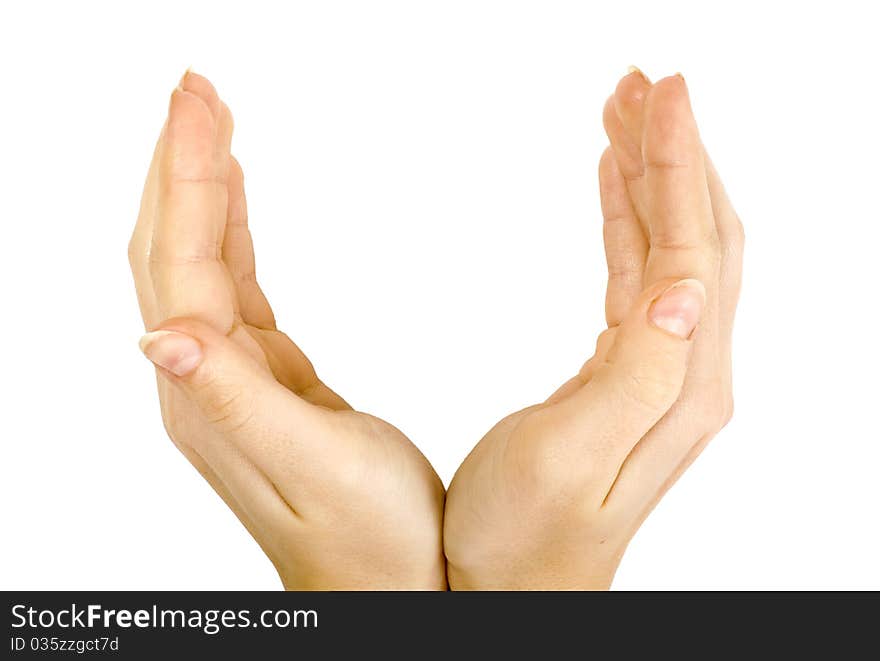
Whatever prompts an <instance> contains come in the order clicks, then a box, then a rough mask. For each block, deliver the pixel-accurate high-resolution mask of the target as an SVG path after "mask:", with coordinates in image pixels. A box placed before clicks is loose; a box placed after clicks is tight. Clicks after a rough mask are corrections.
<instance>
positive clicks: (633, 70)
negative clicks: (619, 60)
mask: <svg viewBox="0 0 880 661" xmlns="http://www.w3.org/2000/svg"><path fill="white" fill-rule="evenodd" d="M631 73H637V74H639V76H641V77H642V80H644V81H645V82H646V83H648V84H649V85H650V84H651V79H650V78H648V77H647V76H646V75H645V72H644V71H642V70H641V69H639V68H638V67H637V66H636V65H634V64H630V65H629V66H628V67H627V68H626V74H627V75H629V74H631Z"/></svg>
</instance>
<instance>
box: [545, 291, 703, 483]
mask: <svg viewBox="0 0 880 661" xmlns="http://www.w3.org/2000/svg"><path fill="white" fill-rule="evenodd" d="M704 305H705V289H704V288H703V286H702V284H701V283H699V282H698V281H696V280H682V281H678V282H674V281H664V282H661V283H657V284H656V285H654V286H652V287H650V288H649V289H648V290H646V291H645V292H644V293H643V294H642V296H641V297H640V298H639V300H638V301H637V303H636V304H635V305H634V306H633V308H632V310H631V311H630V314H629V315H627V317H626V319H625V320H624V321H623V323H622V324H621V325H620V327H619V328H618V330H617V333H616V337H615V341H614V345H613V346H612V347H611V348H610V350H609V352H608V356H607V358H606V360H605V363H604V364H602V365H601V366H599V367H598V368H597V369H596V370H595V372H594V374H593V376H592V378H591V379H590V380H589V382H588V383H586V385H584V386H583V387H582V388H580V389H578V390H577V391H576V392H574V393H573V394H571V395H570V396H569V397H567V398H566V399H563V400H562V401H560V402H558V403H557V404H555V405H553V406H552V407H549V408H548V409H546V411H545V412H544V416H543V417H545V418H547V419H545V420H544V421H543V423H544V424H545V425H548V426H549V427H550V428H552V429H554V433H553V437H554V439H557V441H555V442H558V439H564V442H565V443H566V444H567V445H566V448H565V453H564V454H565V456H566V457H569V458H570V457H579V458H580V459H579V460H580V461H582V462H583V463H586V464H589V465H591V466H596V465H598V466H601V471H602V475H603V476H604V477H606V478H607V479H606V480H596V482H597V483H601V487H602V488H603V489H604V490H603V496H604V494H605V493H607V489H608V488H610V487H611V484H612V483H613V479H614V478H615V477H616V474H617V470H618V469H619V467H620V466H621V465H622V464H623V462H624V460H625V459H626V457H627V455H628V454H629V452H630V451H631V450H632V448H633V447H634V446H635V445H636V444H637V443H638V442H639V440H640V439H641V438H642V437H643V436H644V435H645V434H646V433H647V432H648V430H650V429H651V428H652V427H653V426H654V425H655V424H656V423H657V421H658V420H660V418H662V417H663V416H664V415H665V414H666V412H667V411H668V410H669V409H670V408H671V407H672V405H673V404H674V403H675V401H676V400H677V399H678V397H679V394H680V392H681V388H682V384H683V382H684V378H685V374H686V372H687V368H688V363H689V359H690V355H691V337H692V335H693V333H694V330H695V329H696V327H697V324H698V323H699V321H700V317H701V314H702V310H703V307H704Z"/></svg>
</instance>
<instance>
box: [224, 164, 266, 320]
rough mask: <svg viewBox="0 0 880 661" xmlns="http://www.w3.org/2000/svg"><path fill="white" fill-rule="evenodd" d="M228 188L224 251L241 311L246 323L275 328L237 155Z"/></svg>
mask: <svg viewBox="0 0 880 661" xmlns="http://www.w3.org/2000/svg"><path fill="white" fill-rule="evenodd" d="M227 189H228V194H229V200H228V205H227V213H226V231H225V233H224V236H223V250H222V254H223V262H224V263H225V264H226V268H227V269H229V274H230V276H231V278H232V282H233V284H234V287H235V291H236V294H237V298H238V307H239V313H240V314H241V318H242V319H243V320H244V322H245V323H246V324H250V325H251V326H255V327H257V328H264V329H274V328H275V315H274V314H273V313H272V308H271V306H270V305H269V301H268V300H266V296H265V295H264V294H263V290H262V289H260V285H259V284H258V283H257V275H256V264H255V260H254V244H253V241H252V239H251V233H250V229H249V228H248V216H247V201H246V199H245V194H244V174H243V173H242V170H241V166H240V165H239V163H238V161H237V160H236V159H235V157H231V160H230V167H229V181H228V186H227Z"/></svg>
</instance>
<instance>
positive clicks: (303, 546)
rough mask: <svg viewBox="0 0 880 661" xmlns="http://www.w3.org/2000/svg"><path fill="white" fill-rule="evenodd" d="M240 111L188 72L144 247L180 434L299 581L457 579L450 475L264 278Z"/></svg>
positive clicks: (164, 373)
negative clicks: (314, 349)
mask: <svg viewBox="0 0 880 661" xmlns="http://www.w3.org/2000/svg"><path fill="white" fill-rule="evenodd" d="M231 138H232V117H231V115H230V113H229V109H228V108H227V107H226V105H225V104H224V103H223V102H222V101H221V100H220V99H219V97H218V96H217V93H216V91H215V90H214V87H213V86H212V85H211V83H210V82H208V80H206V79H205V78H203V77H201V76H199V75H197V74H193V73H187V74H185V75H184V77H183V79H182V80H181V82H180V85H179V87H178V88H177V89H175V90H174V92H173V93H172V95H171V102H170V107H169V112H168V118H167V121H166V123H165V126H164V127H163V129H162V133H161V135H160V137H159V141H158V144H157V146H156V151H155V154H154V157H153V162H152V165H151V166H150V170H149V174H148V176H147V181H146V186H145V189H144V194H143V199H142V201H141V208H140V214H139V216H138V221H137V226H136V228H135V230H134V235H133V236H132V240H131V244H130V247H129V257H130V261H131V267H132V271H133V273H134V279H135V286H136V288H137V293H138V299H139V302H140V307H141V312H142V315H143V318H144V323H145V325H146V328H147V330H148V331H150V332H149V333H147V335H146V336H144V338H143V339H142V341H141V347H142V349H143V351H144V353H145V354H146V356H147V357H148V358H149V359H150V360H151V361H153V362H154V363H155V364H156V366H157V368H158V369H157V376H158V386H159V399H160V402H161V407H162V418H163V420H164V422H165V427H166V429H167V430H168V434H169V435H170V436H171V439H172V440H173V441H174V443H175V444H176V445H177V447H178V448H180V450H181V452H183V454H184V455H185V456H186V457H187V459H189V460H190V462H191V463H192V464H193V465H194V466H195V467H196V469H197V470H198V471H199V472H200V473H201V474H202V475H203V476H204V477H205V479H206V480H208V482H210V484H211V486H213V487H214V489H215V490H216V491H217V493H218V494H220V496H221V497H222V498H223V499H224V500H225V501H226V503H227V504H228V505H229V507H230V508H231V509H232V510H233V511H234V512H235V513H236V515H237V516H238V518H239V519H240V520H241V522H242V523H243V524H244V525H245V526H246V527H247V529H248V530H249V531H250V533H251V534H252V535H253V536H254V538H255V539H256V540H257V542H258V543H259V544H260V546H261V547H262V548H263V550H264V551H265V553H266V555H268V556H269V558H271V560H272V562H273V563H274V565H275V567H276V568H277V570H278V573H279V575H280V577H281V580H282V582H283V583H284V586H285V587H287V588H289V589H308V588H313V589H383V588H402V589H410V588H416V589H445V587H446V573H445V564H444V558H443V552H442V542H441V532H442V511H443V497H444V491H443V486H442V484H441V482H440V480H439V478H438V477H437V475H436V473H435V472H434V470H433V469H432V468H431V466H430V464H429V463H428V461H427V460H426V459H425V458H424V457H423V456H422V454H421V453H420V452H419V451H418V450H417V449H416V447H415V446H414V445H413V444H412V443H411V442H410V441H409V440H408V439H407V438H406V437H405V436H404V435H403V434H402V433H401V432H400V431H398V430H397V429H395V428H394V427H392V426H391V425H389V424H388V423H386V422H383V421H382V420H379V419H377V418H374V417H372V416H370V415H367V414H364V413H359V412H356V411H353V410H352V409H351V407H350V406H349V405H348V404H346V402H345V401H344V400H343V399H342V398H341V397H339V395H337V394H336V393H334V392H333V391H332V390H330V389H329V388H328V387H327V386H326V385H324V384H323V383H322V382H321V381H320V380H319V379H318V377H317V376H316V375H315V371H314V369H313V368H312V365H311V363H309V361H308V359H307V358H306V357H305V356H304V355H303V354H302V352H301V351H300V350H299V349H298V348H297V346H296V345H295V344H294V343H293V342H291V341H290V339H288V337H287V336H286V335H284V334H283V333H281V332H280V331H278V330H277V329H276V327H275V319H274V317H273V315H272V310H271V309H270V307H269V304H268V302H267V301H266V298H265V297H264V296H263V293H262V291H261V290H260V287H259V286H258V285H257V282H256V279H255V277H254V255H253V246H252V243H251V238H250V233H249V231H248V227H247V211H246V207H245V198H244V188H243V181H242V172H241V169H240V167H239V165H238V163H237V162H236V161H235V159H233V158H232V157H231V156H230V151H229V149H230V141H231Z"/></svg>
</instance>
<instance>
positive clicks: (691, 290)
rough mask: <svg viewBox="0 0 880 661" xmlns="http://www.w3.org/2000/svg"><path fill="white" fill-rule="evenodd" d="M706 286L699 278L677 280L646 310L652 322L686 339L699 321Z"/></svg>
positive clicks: (704, 302) (704, 301)
mask: <svg viewBox="0 0 880 661" xmlns="http://www.w3.org/2000/svg"><path fill="white" fill-rule="evenodd" d="M705 304H706V288H705V287H703V283H701V282H700V281H699V280H692V279H688V280H679V281H678V282H676V283H675V284H674V285H672V286H671V287H670V288H669V289H667V290H666V291H665V292H663V293H662V294H660V297H659V298H657V300H655V301H654V302H653V303H652V304H651V308H650V309H649V310H648V319H649V320H650V321H651V323H652V324H654V325H655V326H657V328H661V329H663V330H665V331H666V332H668V333H672V334H673V335H677V336H678V337H680V338H682V339H684V340H686V339H688V338H689V337H690V336H691V333H693V332H694V329H695V328H696V327H697V324H698V323H700V315H701V314H702V312H703V306H704V305H705Z"/></svg>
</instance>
